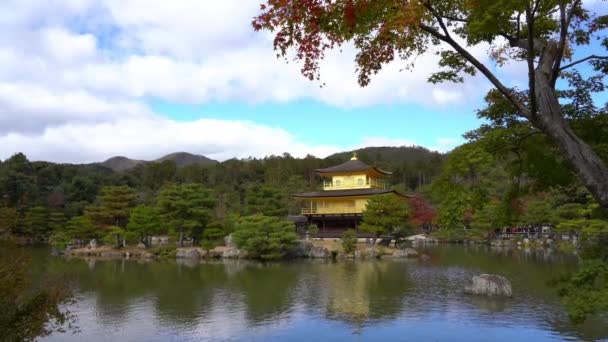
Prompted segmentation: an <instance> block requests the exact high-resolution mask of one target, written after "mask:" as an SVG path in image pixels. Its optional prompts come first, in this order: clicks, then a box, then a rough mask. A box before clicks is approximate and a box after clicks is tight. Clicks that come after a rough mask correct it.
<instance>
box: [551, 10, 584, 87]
mask: <svg viewBox="0 0 608 342" xmlns="http://www.w3.org/2000/svg"><path fill="white" fill-rule="evenodd" d="M580 2H581V0H574V1H573V2H572V6H571V7H570V10H568V12H566V5H565V4H564V0H562V1H560V4H559V12H560V26H561V27H560V34H559V43H558V46H557V57H556V58H555V64H553V71H552V76H551V84H552V85H553V86H555V82H556V81H557V77H558V76H559V72H560V71H561V70H563V69H562V68H561V63H562V59H563V58H564V51H565V49H566V40H567V39H568V27H570V23H571V22H572V17H573V15H574V9H575V8H576V6H578V5H579V4H580Z"/></svg>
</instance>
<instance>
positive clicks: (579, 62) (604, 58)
mask: <svg viewBox="0 0 608 342" xmlns="http://www.w3.org/2000/svg"><path fill="white" fill-rule="evenodd" d="M590 59H601V60H608V56H598V55H591V56H587V57H585V58H582V59H579V60H578V61H576V62H572V63H570V64H566V65H564V66H563V67H561V68H559V71H563V70H565V69H568V68H571V67H573V66H575V65H577V64H581V63H583V62H586V61H588V60H590Z"/></svg>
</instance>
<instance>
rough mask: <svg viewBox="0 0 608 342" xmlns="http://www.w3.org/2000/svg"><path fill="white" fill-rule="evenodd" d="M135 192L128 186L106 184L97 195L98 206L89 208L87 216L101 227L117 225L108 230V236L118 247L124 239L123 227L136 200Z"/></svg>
mask: <svg viewBox="0 0 608 342" xmlns="http://www.w3.org/2000/svg"><path fill="white" fill-rule="evenodd" d="M137 198H138V196H137V193H136V192H135V190H133V189H132V188H130V187H128V186H106V187H103V188H101V191H100V195H99V196H98V200H99V207H98V208H96V209H92V208H91V209H89V211H88V216H89V217H91V218H92V219H93V221H94V222H95V223H96V224H97V225H99V226H101V227H108V226H110V227H118V228H120V229H110V228H106V229H107V230H108V232H107V234H108V236H110V238H111V237H113V238H114V239H115V241H116V247H117V248H120V247H121V246H122V245H123V244H124V243H123V242H124V240H125V235H124V233H125V228H126V225H127V222H128V219H129V216H130V215H131V211H132V210H133V208H134V207H135V204H136V202H137Z"/></svg>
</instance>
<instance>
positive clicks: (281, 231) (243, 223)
mask: <svg viewBox="0 0 608 342" xmlns="http://www.w3.org/2000/svg"><path fill="white" fill-rule="evenodd" d="M233 237H234V242H235V243H236V245H237V246H238V247H239V248H240V249H243V250H245V251H247V252H248V253H249V254H250V255H251V256H252V257H254V258H260V259H263V260H271V259H280V258H282V257H284V256H285V255H286V254H287V252H288V251H289V250H290V249H291V248H292V247H293V245H294V244H295V242H296V239H297V236H296V233H295V227H294V225H293V223H292V222H289V221H283V220H281V219H280V218H278V217H274V216H264V215H253V216H245V217H242V218H241V220H240V221H239V223H238V225H237V226H236V229H235V231H234V233H233Z"/></svg>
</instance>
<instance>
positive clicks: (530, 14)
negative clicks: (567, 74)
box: [526, 6, 536, 116]
mask: <svg viewBox="0 0 608 342" xmlns="http://www.w3.org/2000/svg"><path fill="white" fill-rule="evenodd" d="M535 10H536V9H534V10H531V9H530V6H526V22H527V24H528V53H527V54H526V62H527V64H528V88H529V89H528V90H529V95H528V97H529V99H530V112H531V114H532V116H536V76H535V74H536V70H534V11H535Z"/></svg>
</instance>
